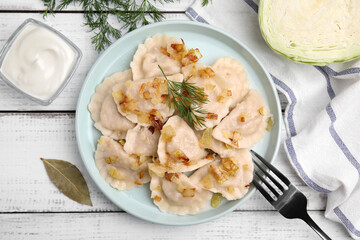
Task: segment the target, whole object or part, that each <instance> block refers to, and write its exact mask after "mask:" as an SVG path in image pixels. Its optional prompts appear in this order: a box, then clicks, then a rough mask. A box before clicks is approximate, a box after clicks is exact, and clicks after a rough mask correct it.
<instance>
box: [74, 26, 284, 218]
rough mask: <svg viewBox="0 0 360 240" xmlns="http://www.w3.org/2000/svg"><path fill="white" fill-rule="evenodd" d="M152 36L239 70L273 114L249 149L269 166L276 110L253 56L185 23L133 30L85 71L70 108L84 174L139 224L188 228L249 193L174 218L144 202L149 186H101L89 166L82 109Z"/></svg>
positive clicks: (90, 130) (88, 129)
mask: <svg viewBox="0 0 360 240" xmlns="http://www.w3.org/2000/svg"><path fill="white" fill-rule="evenodd" d="M156 33H167V34H169V35H171V36H176V37H178V38H182V39H183V40H184V41H185V44H186V45H187V46H188V48H199V49H200V52H201V53H202V54H203V58H202V59H201V60H200V62H201V63H203V64H207V65H211V64H212V63H214V62H215V60H217V59H218V58H220V57H224V56H230V57H233V58H235V59H238V60H239V61H240V62H242V64H243V65H244V67H245V69H246V71H247V74H248V77H249V79H250V82H251V88H255V89H257V90H258V91H260V93H261V94H262V96H263V97H264V99H265V101H266V102H267V103H268V105H269V107H270V111H271V113H272V114H273V117H274V120H275V125H274V127H273V129H272V131H271V132H269V133H267V134H266V136H265V137H264V138H263V140H262V141H261V142H260V143H258V144H257V145H256V146H255V147H254V149H255V150H256V151H257V152H259V153H260V154H261V155H263V156H264V157H266V159H269V160H270V161H271V162H272V161H273V160H274V157H275V156H276V155H277V152H278V149H279V145H280V144H279V143H280V130H281V126H280V125H281V120H280V119H281V109H280V104H279V99H278V95H277V93H276V90H275V87H274V84H273V82H272V81H271V78H270V76H269V74H268V73H267V72H266V70H265V69H264V67H263V66H262V64H261V63H260V62H259V60H258V59H257V58H256V57H255V56H254V54H253V53H252V52H251V51H250V50H249V49H248V48H247V47H246V46H244V45H243V44H242V43H241V42H240V41H239V40H237V39H236V38H235V37H233V36H231V35H230V34H228V33H225V32H224V31H222V30H220V29H218V28H215V27H212V26H209V25H206V24H201V23H196V22H191V21H166V22H160V23H156V24H152V25H148V26H145V27H142V28H139V29H137V30H135V31H133V32H131V33H128V34H126V35H125V36H124V37H122V38H121V39H119V40H118V41H116V42H115V43H114V44H112V45H111V46H110V47H109V48H108V49H107V50H106V51H105V52H104V53H103V54H102V55H101V56H100V57H99V59H98V60H97V61H96V62H95V64H94V65H93V66H92V68H91V69H90V71H89V73H88V75H87V77H86V79H85V82H84V84H83V86H82V89H81V92H80V96H79V100H78V104H77V108H76V125H75V128H76V137H77V143H78V147H79V151H80V154H81V157H82V159H83V162H84V164H85V167H86V169H87V170H88V172H89V174H90V176H91V177H92V179H93V180H94V181H95V183H96V185H97V186H98V187H99V188H100V189H101V191H102V192H103V193H104V194H105V195H106V196H107V197H108V198H109V199H110V200H111V201H112V202H113V203H115V204H116V205H117V206H118V207H120V208H121V209H123V210H125V211H126V212H128V213H130V214H132V215H134V216H137V217H139V218H141V219H144V220H147V221H150V222H155V223H160V224H166V225H190V224H198V223H203V222H207V221H210V220H213V219H215V218H218V217H220V216H223V215H224V214H226V213H229V212H231V211H233V210H234V209H236V208H237V207H239V205H240V204H242V203H244V202H245V201H246V200H247V199H248V198H249V197H250V196H251V195H252V194H253V193H254V191H255V189H254V187H250V189H249V192H248V193H247V194H246V195H245V196H244V197H243V198H242V199H240V200H236V201H225V200H223V201H222V203H221V204H220V205H219V206H218V207H217V208H212V207H211V206H210V203H209V206H208V207H207V208H206V209H204V210H203V211H201V212H199V213H198V214H196V215H185V216H178V215H173V214H168V213H163V212H161V211H160V210H159V209H158V208H157V207H156V206H155V205H154V204H153V202H152V199H151V198H150V190H149V184H146V185H143V186H142V187H140V188H135V189H133V190H128V191H118V190H116V189H114V188H112V187H111V186H110V185H109V184H107V183H106V182H105V181H104V180H103V179H102V178H101V176H100V174H99V171H98V169H97V168H96V166H95V160H94V152H95V149H96V144H97V140H98V139H99V137H100V133H99V132H98V131H97V130H96V129H95V128H94V127H93V124H94V123H93V121H92V119H91V117H90V113H89V111H88V109H87V106H88V104H89V102H90V98H91V96H92V95H93V93H94V91H95V87H96V86H97V85H98V84H99V83H101V82H102V81H103V79H104V78H105V77H107V76H110V75H112V74H113V73H115V72H119V71H124V70H126V69H129V68H130V62H131V60H132V57H133V55H134V53H135V51H136V49H137V46H138V44H140V43H143V42H144V41H145V39H146V38H148V37H151V36H153V35H154V34H156ZM244 221H245V220H244Z"/></svg>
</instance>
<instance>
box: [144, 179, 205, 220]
mask: <svg viewBox="0 0 360 240" xmlns="http://www.w3.org/2000/svg"><path fill="white" fill-rule="evenodd" d="M150 190H151V198H152V199H153V200H154V203H155V205H156V206H158V207H159V209H160V210H161V211H163V212H169V213H173V214H179V215H185V214H195V213H197V212H199V211H200V210H201V209H203V208H205V207H206V206H208V205H209V201H210V199H211V196H212V193H211V192H209V191H207V190H204V189H202V188H201V187H199V186H197V185H195V184H193V183H192V182H191V181H190V180H189V178H188V177H187V176H186V175H184V174H182V173H166V174H165V176H164V177H163V178H161V177H159V176H157V175H156V174H152V176H151V182H150Z"/></svg>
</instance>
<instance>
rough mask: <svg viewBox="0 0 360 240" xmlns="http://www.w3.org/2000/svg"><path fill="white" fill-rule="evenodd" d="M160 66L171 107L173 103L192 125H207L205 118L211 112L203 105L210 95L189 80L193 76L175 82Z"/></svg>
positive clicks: (181, 115) (182, 116)
mask: <svg viewBox="0 0 360 240" xmlns="http://www.w3.org/2000/svg"><path fill="white" fill-rule="evenodd" d="M158 67H159V68H160V70H161V72H162V74H163V75H164V78H165V80H166V82H167V88H168V97H167V100H168V105H169V108H171V107H172V103H173V104H174V108H175V109H176V110H177V111H178V113H179V115H180V117H181V118H183V119H185V121H187V122H188V123H189V125H190V126H191V127H194V126H196V125H198V126H199V127H206V126H205V120H206V116H207V115H208V114H209V113H208V112H207V111H205V110H204V109H203V108H202V107H201V105H202V104H204V103H207V102H208V96H207V95H206V94H205V92H204V90H203V89H201V88H199V87H197V86H196V85H195V84H194V83H191V82H189V79H190V78H191V77H192V76H190V77H188V78H186V79H185V80H184V81H182V82H175V81H172V80H169V79H168V78H167V76H166V75H165V73H164V71H163V69H162V68H161V66H160V65H158Z"/></svg>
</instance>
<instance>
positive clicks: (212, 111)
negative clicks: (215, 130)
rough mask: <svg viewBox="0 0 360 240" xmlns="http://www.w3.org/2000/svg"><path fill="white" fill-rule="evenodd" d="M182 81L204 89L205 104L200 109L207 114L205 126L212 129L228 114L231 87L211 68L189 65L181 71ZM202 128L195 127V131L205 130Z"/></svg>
mask: <svg viewBox="0 0 360 240" xmlns="http://www.w3.org/2000/svg"><path fill="white" fill-rule="evenodd" d="M182 72H183V74H184V79H186V78H188V77H190V76H191V77H190V79H189V80H188V81H189V82H191V83H194V84H195V85H196V86H197V87H199V88H201V89H204V92H205V94H206V95H207V100H208V101H207V102H206V103H204V104H202V105H201V107H202V108H203V109H204V110H205V111H206V112H208V114H207V115H206V116H204V117H205V122H204V124H205V126H206V127H208V128H212V127H214V126H216V125H217V124H218V123H219V122H220V121H221V119H222V118H223V117H225V116H226V115H227V114H228V113H229V107H230V104H231V99H230V98H231V96H232V94H233V93H232V91H231V89H230V87H231V85H230V84H229V83H227V82H226V81H225V80H224V79H223V78H222V77H221V76H220V75H218V74H216V73H215V72H214V71H213V69H212V68H211V67H206V66H204V65H202V64H199V63H197V64H190V65H188V66H186V67H184V68H183V69H182ZM206 127H204V126H198V125H197V126H196V129H198V130H202V129H205V128H206Z"/></svg>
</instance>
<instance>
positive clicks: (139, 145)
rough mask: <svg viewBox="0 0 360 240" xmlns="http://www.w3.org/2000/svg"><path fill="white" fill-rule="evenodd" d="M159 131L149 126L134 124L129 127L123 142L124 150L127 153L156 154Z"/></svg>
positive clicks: (139, 154)
mask: <svg viewBox="0 0 360 240" xmlns="http://www.w3.org/2000/svg"><path fill="white" fill-rule="evenodd" d="M159 138H160V131H159V130H157V129H156V128H154V127H153V126H150V127H143V126H140V125H136V127H134V128H133V129H129V130H128V132H127V134H126V138H125V144H124V150H125V152H127V153H128V154H136V155H138V156H142V155H143V156H156V154H157V146H158V143H159Z"/></svg>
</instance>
